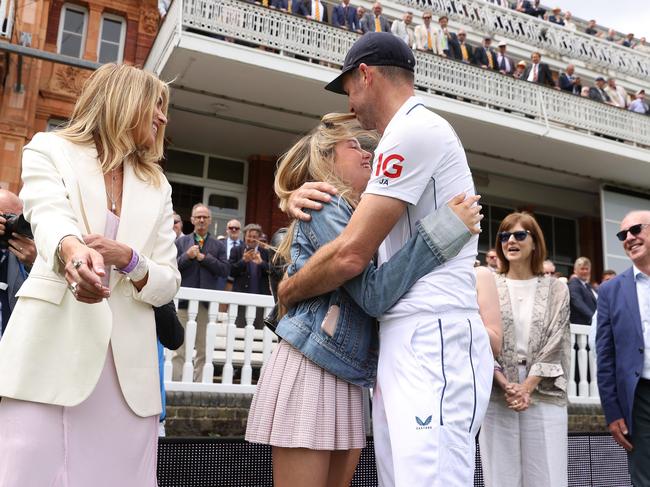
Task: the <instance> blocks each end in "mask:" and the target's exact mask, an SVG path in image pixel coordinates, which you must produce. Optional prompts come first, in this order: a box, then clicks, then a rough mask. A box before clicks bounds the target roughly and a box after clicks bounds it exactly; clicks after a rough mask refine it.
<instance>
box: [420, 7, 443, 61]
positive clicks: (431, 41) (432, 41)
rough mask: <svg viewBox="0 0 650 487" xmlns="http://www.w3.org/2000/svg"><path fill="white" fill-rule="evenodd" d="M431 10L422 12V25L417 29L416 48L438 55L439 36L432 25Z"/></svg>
mask: <svg viewBox="0 0 650 487" xmlns="http://www.w3.org/2000/svg"><path fill="white" fill-rule="evenodd" d="M432 16H433V13H432V12H431V10H425V11H424V12H422V22H424V23H423V24H422V25H418V26H416V27H415V48H416V49H419V50H421V51H429V52H433V53H435V54H438V34H437V33H436V32H435V30H434V29H433V26H432V25H431V17H432Z"/></svg>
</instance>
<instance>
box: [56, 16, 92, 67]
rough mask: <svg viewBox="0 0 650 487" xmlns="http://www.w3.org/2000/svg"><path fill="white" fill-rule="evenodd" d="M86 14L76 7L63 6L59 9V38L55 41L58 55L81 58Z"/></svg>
mask: <svg viewBox="0 0 650 487" xmlns="http://www.w3.org/2000/svg"><path fill="white" fill-rule="evenodd" d="M87 24H88V12H87V10H86V9H84V8H83V7H79V6H77V5H64V6H63V8H62V9H61V20H60V22H59V37H58V41H57V45H58V51H59V54H65V55H66V56H72V57H76V58H81V57H82V56H83V52H84V45H85V43H86V42H85V41H86V30H87V27H88V25H87Z"/></svg>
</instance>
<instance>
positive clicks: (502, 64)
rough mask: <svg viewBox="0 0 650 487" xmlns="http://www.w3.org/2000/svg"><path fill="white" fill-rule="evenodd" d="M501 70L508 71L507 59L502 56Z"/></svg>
mask: <svg viewBox="0 0 650 487" xmlns="http://www.w3.org/2000/svg"><path fill="white" fill-rule="evenodd" d="M499 69H500V70H501V71H505V70H506V58H505V56H501V62H500V63H499Z"/></svg>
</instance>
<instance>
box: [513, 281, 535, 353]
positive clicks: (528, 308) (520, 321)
mask: <svg viewBox="0 0 650 487" xmlns="http://www.w3.org/2000/svg"><path fill="white" fill-rule="evenodd" d="M506 284H507V285H508V291H509V293H510V303H511V305H512V318H513V321H514V323H515V336H516V337H517V358H518V359H519V360H525V359H526V357H527V356H528V336H529V334H530V323H531V322H532V320H533V306H534V305H535V291H537V277H534V278H532V279H525V280H518V279H506Z"/></svg>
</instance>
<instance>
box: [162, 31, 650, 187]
mask: <svg viewBox="0 0 650 487" xmlns="http://www.w3.org/2000/svg"><path fill="white" fill-rule="evenodd" d="M188 36H189V37H193V36H194V37H195V38H194V37H193V38H192V39H191V42H188V43H186V47H183V45H182V44H181V46H179V47H174V48H173V49H172V50H171V54H170V56H169V58H168V59H167V61H166V63H165V64H164V67H163V68H162V70H161V73H160V76H161V78H163V79H166V80H172V79H173V80H174V82H173V85H172V97H171V107H170V113H169V119H170V122H169V126H168V129H167V134H168V136H169V138H170V139H171V141H172V144H173V145H174V146H176V147H180V148H185V149H191V150H196V151H201V152H207V153H213V154H219V155H223V156H227V157H235V158H242V159H245V158H247V157H248V156H250V155H252V154H266V155H269V154H272V155H277V154H281V153H283V152H284V151H285V150H287V149H288V148H289V146H290V145H291V143H292V141H294V140H295V139H296V138H297V137H298V136H299V135H300V134H302V133H304V132H306V131H308V130H309V129H310V128H312V127H313V126H314V125H315V124H316V123H317V121H318V119H319V117H320V116H321V115H322V114H324V113H327V112H331V111H345V110H346V109H347V103H346V99H345V97H343V96H339V95H335V94H332V93H329V92H326V91H325V90H324V89H323V86H324V84H325V83H326V82H327V81H329V80H330V79H332V78H333V77H334V76H335V73H336V70H334V69H332V68H329V67H325V66H321V65H319V64H315V63H307V62H304V61H301V60H296V59H293V58H286V57H283V56H278V55H276V54H274V53H269V52H265V51H262V50H260V49H254V48H248V47H243V46H240V45H236V44H233V43H225V42H222V41H217V40H214V39H210V38H207V37H204V36H200V35H197V34H189V33H184V34H183V37H184V38H185V37H188ZM421 95H422V96H423V98H424V99H425V103H426V104H427V105H428V106H430V107H433V108H434V109H435V110H436V111H437V112H438V113H440V114H441V115H442V116H444V117H445V118H446V119H447V120H449V121H450V123H451V124H452V125H453V127H454V129H455V130H456V131H457V133H458V135H459V136H460V138H461V140H462V141H463V143H464V145H465V148H466V149H467V151H468V158H469V160H470V163H471V164H472V165H473V166H474V167H475V168H479V169H481V170H484V171H488V172H495V173H499V174H507V175H512V176H516V177H518V178H521V179H527V180H530V181H535V182H544V183H548V184H551V185H555V186H559V187H565V188H571V189H578V190H582V191H588V192H591V193H595V192H597V191H598V188H599V186H600V184H601V183H602V182H603V181H606V182H613V183H618V184H623V185H627V186H630V187H633V188H645V189H647V188H650V184H649V183H648V181H649V179H648V177H647V174H648V168H650V166H649V164H650V156H649V155H648V152H647V151H641V150H639V149H637V148H634V147H632V146H630V145H627V144H622V143H618V142H614V141H611V140H608V139H604V138H602V137H597V136H593V135H589V134H583V133H580V132H579V131H575V130H569V129H566V128H562V127H554V126H550V127H547V126H546V125H545V124H544V123H542V122H540V121H537V120H532V119H527V118H525V117H523V116H519V115H515V114H510V113H505V112H501V111H498V110H494V109H488V108H485V107H481V106H480V105H476V104H471V103H467V102H462V101H459V100H457V99H455V98H449V97H442V96H438V95H429V94H426V93H424V92H423V93H421Z"/></svg>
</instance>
